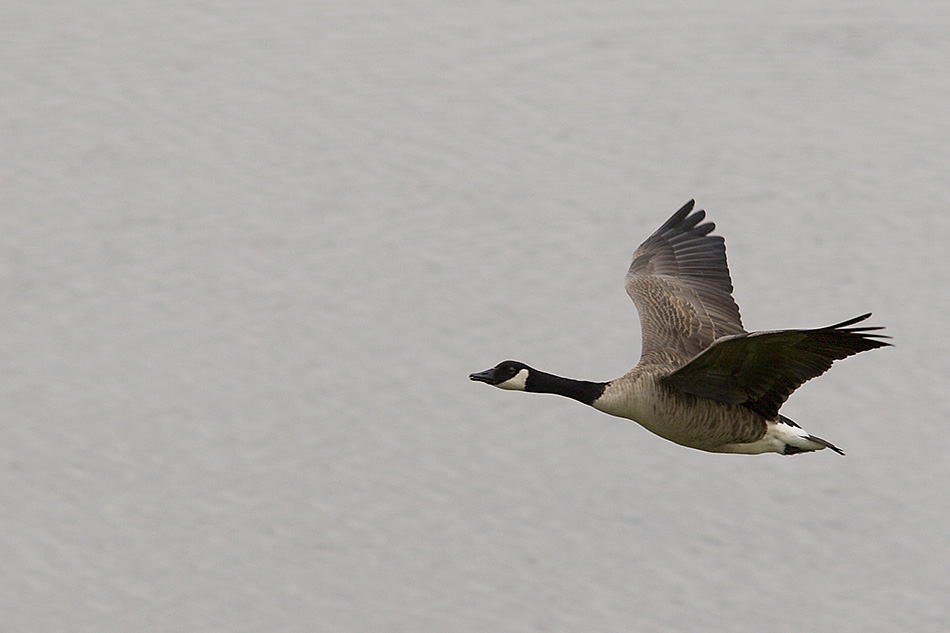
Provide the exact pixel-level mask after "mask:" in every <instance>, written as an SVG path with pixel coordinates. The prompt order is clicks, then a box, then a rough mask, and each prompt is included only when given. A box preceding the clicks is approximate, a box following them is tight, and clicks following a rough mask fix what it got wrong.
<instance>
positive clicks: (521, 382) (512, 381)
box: [495, 369, 528, 391]
mask: <svg viewBox="0 0 950 633" xmlns="http://www.w3.org/2000/svg"><path fill="white" fill-rule="evenodd" d="M527 382H528V370H527V369H522V370H521V371H519V372H518V373H517V374H515V375H514V376H512V377H511V378H509V379H508V380H506V381H505V382H500V383H498V384H497V385H495V386H496V387H498V388H499V389H511V390H512V391H524V386H525V383H527Z"/></svg>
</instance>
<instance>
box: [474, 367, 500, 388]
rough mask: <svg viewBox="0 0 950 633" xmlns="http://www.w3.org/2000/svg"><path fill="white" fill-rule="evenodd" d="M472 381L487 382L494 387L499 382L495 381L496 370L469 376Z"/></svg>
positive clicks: (487, 370) (492, 369)
mask: <svg viewBox="0 0 950 633" xmlns="http://www.w3.org/2000/svg"><path fill="white" fill-rule="evenodd" d="M468 377H469V379H470V380H477V381H478V382H487V383H488V384H489V385H494V384H495V383H497V382H498V381H497V380H496V379H495V368H494V367H492V368H491V369H486V370H485V371H480V372H478V373H475V374H469V376H468Z"/></svg>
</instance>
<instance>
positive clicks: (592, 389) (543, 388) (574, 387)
mask: <svg viewBox="0 0 950 633" xmlns="http://www.w3.org/2000/svg"><path fill="white" fill-rule="evenodd" d="M606 388H607V383H605V382H590V381H588V380H574V379H573V378H562V377H561V376H555V375H554V374H546V373H544V372H543V371H538V370H537V369H533V370H531V373H530V374H528V380H527V381H526V382H525V386H524V390H525V391H534V392H536V393H555V394H557V395H559V396H567V397H568V398H573V399H574V400H577V401H579V402H583V403H584V404H594V400H596V399H597V398H599V397H600V396H601V394H603V393H604V389H606Z"/></svg>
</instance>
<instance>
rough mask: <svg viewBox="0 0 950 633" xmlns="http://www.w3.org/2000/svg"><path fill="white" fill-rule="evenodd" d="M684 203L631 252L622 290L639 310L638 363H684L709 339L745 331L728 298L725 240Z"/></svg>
mask: <svg viewBox="0 0 950 633" xmlns="http://www.w3.org/2000/svg"><path fill="white" fill-rule="evenodd" d="M694 204H695V203H694V201H693V200H690V201H689V202H687V203H686V204H685V205H684V206H683V208H682V209H680V210H679V211H677V212H676V213H674V214H673V216H672V217H671V218H670V219H669V220H667V221H666V222H665V223H664V224H663V226H661V227H660V228H659V229H657V230H656V232H655V233H654V234H653V235H651V236H650V237H649V238H647V240H646V241H645V242H643V244H641V245H640V246H639V248H637V250H636V252H634V254H633V263H632V264H630V270H628V271H627V277H626V287H627V294H629V295H630V298H631V299H633V303H634V304H635V305H636V306H637V312H639V314H640V329H641V330H642V332H643V351H642V353H641V356H640V364H641V365H642V364H645V363H669V362H670V361H673V362H674V363H675V364H677V365H681V364H685V363H686V362H687V361H688V360H689V359H690V358H693V357H694V356H695V355H696V354H698V353H699V352H701V351H702V350H704V349H706V348H707V347H709V346H710V345H711V344H712V342H713V341H715V340H716V339H718V338H720V337H722V336H729V335H735V334H744V333H745V330H744V329H743V328H742V320H741V318H740V317H739V306H737V305H736V302H735V301H734V300H733V298H732V279H731V278H730V277H729V268H728V267H727V266H726V244H725V240H723V238H721V237H719V236H718V235H709V233H710V232H711V231H712V230H713V229H715V228H716V225H715V224H713V223H712V222H706V223H705V224H701V222H702V221H703V219H704V218H705V217H706V212H705V211H702V210H699V211H696V212H695V213H691V211H692V210H693V205H694Z"/></svg>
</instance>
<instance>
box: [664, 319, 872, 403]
mask: <svg viewBox="0 0 950 633" xmlns="http://www.w3.org/2000/svg"><path fill="white" fill-rule="evenodd" d="M869 316H871V315H870V313H868V314H864V315H861V316H859V317H855V318H853V319H849V320H847V321H843V322H841V323H837V324H835V325H829V326H828V327H823V328H817V329H813V330H779V331H775V332H753V333H752V334H740V335H738V336H730V337H727V338H722V339H719V340H717V341H716V342H714V343H713V344H712V345H711V346H710V347H709V348H708V349H706V350H705V351H704V352H702V353H700V354H699V355H698V356H697V357H696V358H694V359H692V360H691V361H689V363H687V364H686V365H684V366H683V367H680V368H679V369H677V370H676V371H674V372H672V373H671V374H670V375H669V376H667V377H666V378H664V381H665V382H666V383H667V384H670V385H672V386H673V387H675V388H677V389H679V390H680V391H685V392H686V393H691V394H693V395H696V396H701V397H703V398H710V399H712V400H716V401H719V402H724V403H726V404H742V405H745V406H746V407H748V408H749V409H752V410H753V411H755V412H756V413H758V414H759V415H761V416H762V417H764V418H766V419H767V420H773V419H775V417H776V416H777V415H778V410H779V408H780V407H781V406H782V403H784V402H785V400H787V399H788V396H789V395H791V393H792V392H793V391H795V390H796V389H798V387H799V386H801V384H802V383H804V382H805V381H807V380H811V379H812V378H815V377H816V376H820V375H821V374H823V373H825V372H826V371H827V370H828V368H829V367H831V364H832V363H833V362H834V361H836V360H840V359H842V358H847V357H848V356H851V355H852V354H857V353H858V352H863V351H866V350H869V349H874V348H876V347H884V346H886V345H890V343H887V342H885V341H882V340H880V339H882V338H887V337H885V336H883V335H881V334H871V333H870V332H873V331H875V330H881V329H883V328H880V327H868V326H862V327H848V326H850V325H854V324H855V323H858V322H860V321H863V320H865V319H867V318H868V317H869Z"/></svg>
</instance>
